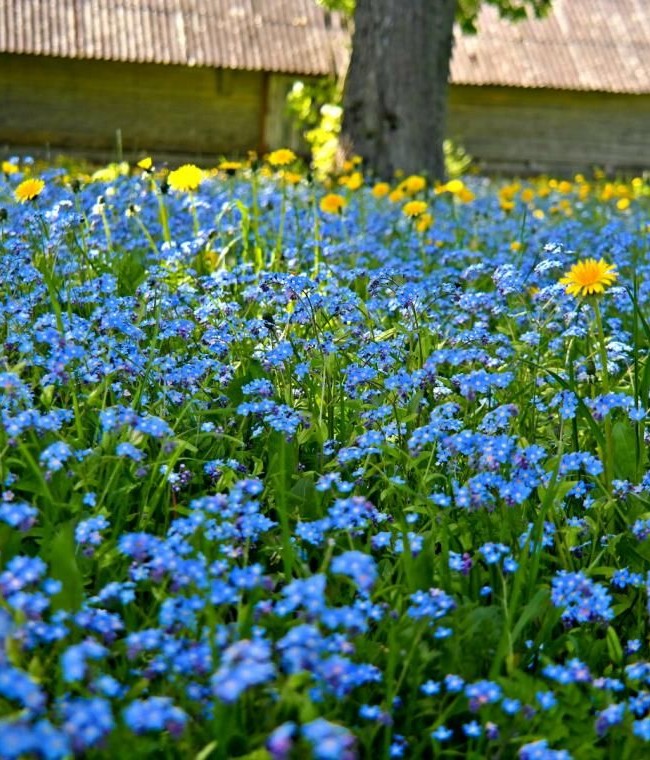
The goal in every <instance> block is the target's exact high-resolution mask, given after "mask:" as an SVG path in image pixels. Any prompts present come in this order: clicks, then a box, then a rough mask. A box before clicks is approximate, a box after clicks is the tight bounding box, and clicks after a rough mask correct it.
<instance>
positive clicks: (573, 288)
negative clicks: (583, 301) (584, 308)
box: [560, 259, 618, 296]
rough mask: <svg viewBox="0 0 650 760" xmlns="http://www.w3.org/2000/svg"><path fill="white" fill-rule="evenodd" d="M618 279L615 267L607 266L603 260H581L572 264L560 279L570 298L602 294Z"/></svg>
mask: <svg viewBox="0 0 650 760" xmlns="http://www.w3.org/2000/svg"><path fill="white" fill-rule="evenodd" d="M617 277H618V272H616V266H615V265H614V264H608V263H607V262H606V261H605V259H601V260H600V261H596V259H583V260H582V261H579V262H578V263H577V264H574V265H573V266H572V267H571V269H570V270H569V271H568V272H567V273H566V274H565V275H564V277H562V278H561V279H560V284H561V285H566V292H567V293H568V294H569V295H572V296H590V295H594V294H596V293H604V292H605V288H608V287H609V286H610V285H611V284H612V283H613V282H614V280H615V279H616V278H617Z"/></svg>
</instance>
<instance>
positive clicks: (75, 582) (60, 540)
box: [45, 520, 84, 611]
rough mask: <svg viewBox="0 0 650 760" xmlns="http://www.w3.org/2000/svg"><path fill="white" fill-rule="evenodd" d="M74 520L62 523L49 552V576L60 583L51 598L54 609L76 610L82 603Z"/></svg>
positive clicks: (82, 585)
mask: <svg viewBox="0 0 650 760" xmlns="http://www.w3.org/2000/svg"><path fill="white" fill-rule="evenodd" d="M74 523H75V521H74V520H70V521H69V522H67V523H64V524H63V525H62V526H61V527H60V528H59V530H58V531H57V533H55V534H54V537H53V538H52V540H51V542H50V544H49V552H48V551H47V549H46V550H45V552H46V555H47V559H48V562H49V565H50V576H51V577H52V578H54V579H55V580H58V581H61V584H62V588H61V591H60V592H59V593H58V594H57V595H56V596H55V597H54V598H53V600H52V601H53V605H54V607H55V608H56V609H64V610H68V611H71V610H78V609H79V608H80V607H81V604H82V601H83V591H84V583H83V576H82V574H81V571H80V570H79V566H78V565H77V558H76V554H75V543H74Z"/></svg>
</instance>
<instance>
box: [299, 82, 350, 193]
mask: <svg viewBox="0 0 650 760" xmlns="http://www.w3.org/2000/svg"><path fill="white" fill-rule="evenodd" d="M341 97H342V93H341V87H340V85H339V84H338V83H337V82H336V81H335V80H334V79H332V78H324V79H320V80H315V81H310V82H303V81H298V82H296V83H295V84H294V86H293V87H292V88H291V91H290V92H289V95H288V96H287V110H288V113H289V116H290V118H291V119H292V121H293V123H294V126H295V127H296V128H297V129H298V130H300V131H301V132H302V133H303V135H304V138H305V140H306V141H307V144H308V145H309V147H310V150H311V157H312V168H313V169H314V171H315V173H316V175H317V176H318V177H319V178H322V177H324V176H326V175H327V174H328V173H329V172H330V171H331V170H332V167H333V166H334V163H335V160H336V154H337V152H338V147H339V135H340V133H341V122H342V117H343V111H342V109H341Z"/></svg>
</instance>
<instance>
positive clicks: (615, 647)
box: [607, 625, 623, 665]
mask: <svg viewBox="0 0 650 760" xmlns="http://www.w3.org/2000/svg"><path fill="white" fill-rule="evenodd" d="M607 651H608V652H609V657H610V659H611V661H612V662H613V663H614V664H615V665H620V663H621V662H623V647H622V646H621V641H620V639H619V638H618V634H617V633H616V631H615V630H614V629H613V628H612V626H611V625H610V626H609V627H608V628H607Z"/></svg>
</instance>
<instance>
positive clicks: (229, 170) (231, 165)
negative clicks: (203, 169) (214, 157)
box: [217, 161, 242, 174]
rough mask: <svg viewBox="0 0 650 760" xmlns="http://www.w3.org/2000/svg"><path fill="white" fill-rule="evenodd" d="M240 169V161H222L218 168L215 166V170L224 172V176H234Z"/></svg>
mask: <svg viewBox="0 0 650 760" xmlns="http://www.w3.org/2000/svg"><path fill="white" fill-rule="evenodd" d="M241 168H242V163H241V161H222V162H221V163H220V164H219V166H217V169H219V170H220V171H222V172H226V174H234V173H235V172H236V171H239V169H241Z"/></svg>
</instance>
